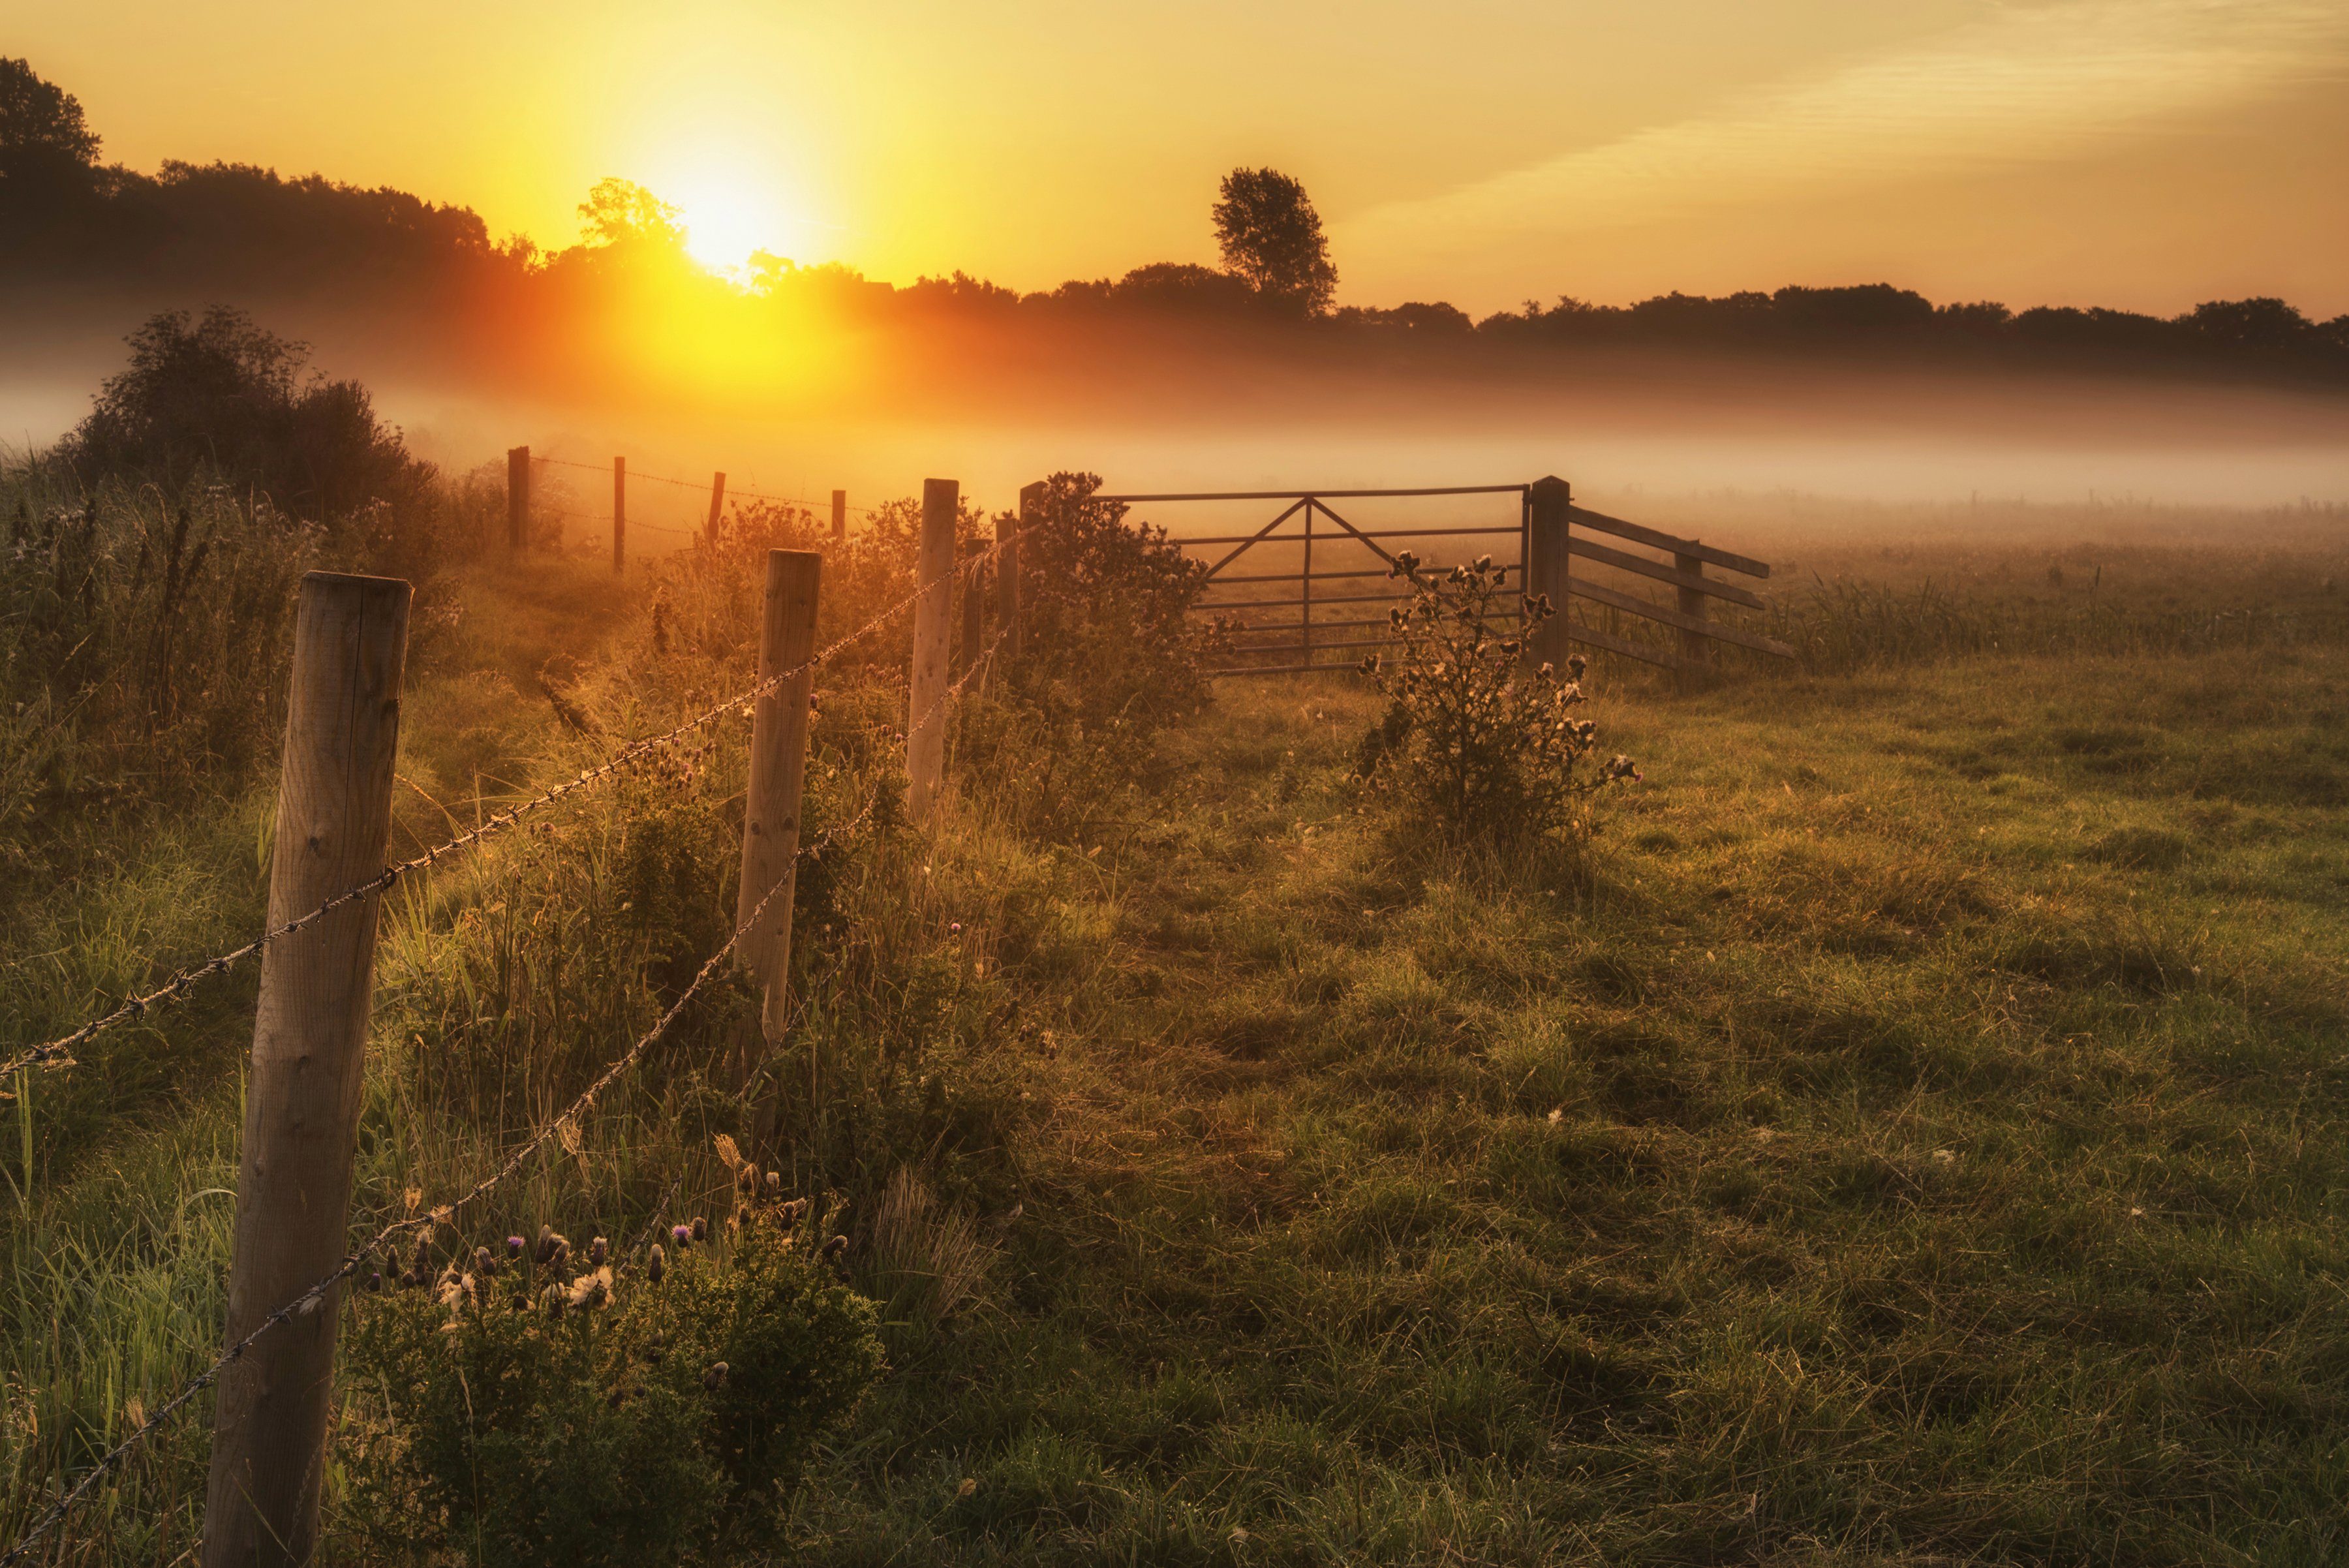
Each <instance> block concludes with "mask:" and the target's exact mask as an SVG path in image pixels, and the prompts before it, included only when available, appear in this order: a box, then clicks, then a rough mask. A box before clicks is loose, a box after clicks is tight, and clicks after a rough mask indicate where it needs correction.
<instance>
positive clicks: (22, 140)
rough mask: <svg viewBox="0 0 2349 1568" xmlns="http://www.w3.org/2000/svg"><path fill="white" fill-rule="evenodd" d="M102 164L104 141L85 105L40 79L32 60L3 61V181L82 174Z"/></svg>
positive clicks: (0, 100) (0, 160) (0, 84)
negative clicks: (100, 147)
mask: <svg viewBox="0 0 2349 1568" xmlns="http://www.w3.org/2000/svg"><path fill="white" fill-rule="evenodd" d="M97 162H98V136H97V133H96V132H94V131H92V130H90V128H89V122H88V120H87V119H83V117H82V112H81V102H80V100H79V99H76V98H75V97H74V96H73V94H71V93H69V92H67V91H66V90H65V89H64V88H60V87H58V86H57V85H56V84H55V83H52V82H47V81H43V80H42V79H41V78H39V77H38V76H36V75H35V74H34V71H33V67H32V63H31V62H30V61H28V60H13V59H0V181H7V182H12V183H13V182H16V181H17V180H20V179H24V178H27V177H32V178H40V177H52V178H54V177H55V176H57V175H59V174H65V173H77V172H78V173H79V174H81V175H82V176H83V177H84V178H87V177H88V174H89V173H90V171H92V170H93V168H94V166H95V165H96V164H97Z"/></svg>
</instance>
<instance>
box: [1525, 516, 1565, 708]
mask: <svg viewBox="0 0 2349 1568" xmlns="http://www.w3.org/2000/svg"><path fill="white" fill-rule="evenodd" d="M1573 504H1574V492H1573V490H1572V489H1571V488H1570V487H1569V486H1568V484H1567V483H1566V481H1565V480H1563V479H1560V478H1558V477H1557V475H1556V474H1552V475H1550V476H1549V477H1548V478H1547V479H1537V480H1536V481H1534V483H1533V486H1532V488H1531V489H1530V490H1528V491H1527V492H1526V506H1527V513H1526V574H1525V584H1524V587H1525V592H1526V598H1527V599H1528V600H1532V599H1536V598H1539V597H1542V596H1543V595H1545V594H1547V596H1549V607H1550V609H1551V610H1552V612H1554V613H1552V614H1551V616H1550V618H1548V619H1547V620H1545V621H1544V622H1542V624H1541V625H1540V626H1539V627H1538V628H1536V630H1535V632H1534V634H1533V636H1532V637H1531V638H1530V639H1527V647H1526V657H1527V659H1529V660H1530V661H1531V662H1533V663H1536V664H1554V665H1557V667H1558V668H1559V669H1560V670H1564V669H1565V668H1566V655H1567V636H1566V594H1567V583H1568V569H1567V553H1566V540H1567V509H1568V507H1570V506H1572V505H1573Z"/></svg>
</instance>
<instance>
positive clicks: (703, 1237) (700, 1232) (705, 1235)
mask: <svg viewBox="0 0 2349 1568" xmlns="http://www.w3.org/2000/svg"><path fill="white" fill-rule="evenodd" d="M693 1239H694V1240H695V1241H709V1220H708V1219H707V1218H706V1217H704V1216H702V1215H699V1214H697V1215H695V1216H694V1217H693Z"/></svg>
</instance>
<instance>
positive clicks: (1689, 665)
mask: <svg viewBox="0 0 2349 1568" xmlns="http://www.w3.org/2000/svg"><path fill="white" fill-rule="evenodd" d="M1672 565H1673V566H1677V567H1678V568H1680V569H1681V570H1682V571H1683V572H1686V573H1687V574H1688V575H1689V576H1692V577H1701V576H1704V560H1703V558H1702V556H1689V555H1683V554H1682V553H1681V552H1679V551H1677V550H1676V551H1674V552H1673V553H1672ZM1673 592H1674V594H1675V595H1676V596H1677V597H1678V600H1679V604H1680V609H1681V613H1682V615H1688V616H1694V617H1695V618H1697V619H1699V620H1702V619H1704V618H1705V613H1704V600H1705V595H1704V590H1703V589H1702V588H1689V587H1681V588H1675V589H1674V590H1673ZM1681 658H1682V660H1684V661H1685V662H1684V663H1683V664H1682V668H1681V669H1680V670H1679V671H1678V674H1679V678H1680V684H1681V686H1682V687H1683V688H1686V687H1689V686H1692V685H1695V684H1698V683H1699V682H1701V681H1702V679H1703V673H1704V672H1703V668H1702V667H1703V666H1704V665H1705V664H1706V663H1707V662H1709V660H1710V658H1711V655H1710V654H1709V652H1708V651H1707V646H1706V639H1705V636H1704V634H1703V633H1702V632H1698V631H1691V630H1689V629H1688V628H1686V627H1682V628H1681Z"/></svg>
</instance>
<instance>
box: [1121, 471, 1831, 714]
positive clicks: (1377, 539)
mask: <svg viewBox="0 0 2349 1568" xmlns="http://www.w3.org/2000/svg"><path fill="white" fill-rule="evenodd" d="M1511 494H1514V495H1516V496H1517V497H1518V498H1519V505H1518V515H1517V519H1516V522H1515V523H1514V524H1489V525H1464V524H1457V523H1454V522H1450V521H1442V520H1433V521H1431V522H1429V523H1428V524H1425V525H1422V526H1412V525H1407V524H1401V523H1396V522H1392V521H1382V522H1381V523H1380V524H1378V525H1377V526H1371V527H1361V526H1357V525H1356V524H1354V523H1352V522H1350V520H1349V519H1348V518H1346V517H1345V516H1344V515H1343V514H1340V513H1339V512H1338V511H1337V510H1336V509H1335V508H1333V507H1332V506H1330V502H1331V501H1333V500H1397V501H1416V500H1427V499H1434V498H1444V497H1455V496H1479V495H1493V496H1499V495H1511ZM1096 499H1098V500H1100V501H1102V502H1107V503H1120V504H1125V505H1128V506H1133V505H1142V504H1152V505H1162V504H1163V505H1174V504H1189V503H1215V502H1242V501H1278V502H1285V503H1287V505H1286V506H1284V507H1283V508H1282V509H1281V510H1280V511H1279V512H1278V513H1276V514H1274V515H1273V516H1272V517H1271V518H1270V519H1269V520H1268V521H1267V522H1266V523H1265V524H1262V525H1261V526H1260V527H1258V528H1257V529H1256V530H1255V531H1253V532H1251V533H1245V534H1187V535H1173V534H1170V537H1171V538H1172V539H1173V540H1174V543H1175V544H1177V545H1181V546H1183V547H1184V548H1185V549H1186V550H1190V549H1199V550H1205V549H1215V550H1217V551H1219V552H1220V554H1218V555H1217V556H1215V557H1214V558H1213V559H1212V560H1211V561H1210V562H1209V563H1208V565H1207V569H1206V576H1205V577H1204V579H1203V585H1204V586H1203V592H1202V594H1201V596H1200V597H1199V599H1198V601H1197V603H1196V605H1195V610H1196V612H1197V613H1198V614H1199V615H1201V616H1203V617H1208V618H1214V619H1216V620H1217V621H1219V622H1220V623H1221V624H1222V626H1223V628H1224V630H1225V631H1226V633H1227V634H1228V636H1227V640H1226V653H1227V655H1228V657H1227V658H1226V660H1225V661H1224V662H1223V663H1222V664H1220V665H1219V666H1218V667H1217V669H1216V670H1215V673H1216V674H1217V675H1224V676H1246V675H1295V674H1302V673H1308V672H1317V673H1318V672H1329V671H1350V670H1354V669H1356V668H1357V667H1358V662H1357V661H1356V660H1354V659H1337V660H1323V659H1317V657H1316V655H1317V654H1321V653H1350V652H1352V651H1354V650H1356V649H1362V648H1375V647H1382V646H1387V645H1388V644H1390V643H1391V642H1392V638H1373V639H1360V638H1344V637H1340V638H1335V639H1332V638H1327V637H1323V636H1320V635H1319V634H1320V633H1322V632H1345V631H1359V630H1361V629H1362V628H1366V627H1371V626H1377V625H1380V624H1381V623H1380V622H1378V621H1375V620H1365V619H1362V618H1360V617H1356V616H1344V615H1341V616H1339V617H1334V618H1331V617H1323V616H1321V615H1319V611H1320V610H1322V609H1324V608H1327V607H1335V606H1351V605H1361V604H1375V603H1380V602H1382V601H1387V600H1398V601H1399V600H1402V599H1405V598H1408V597H1409V594H1408V593H1396V594H1377V593H1345V592H1340V593H1323V592H1319V591H1317V587H1318V586H1319V585H1323V584H1352V583H1357V582H1361V581H1362V580H1363V579H1366V578H1372V577H1387V578H1408V579H1409V580H1410V581H1411V582H1413V583H1414V584H1416V583H1424V582H1427V581H1430V580H1432V578H1433V576H1437V575H1440V574H1441V573H1443V572H1444V570H1445V569H1446V566H1447V565H1448V563H1446V562H1443V561H1438V560H1434V559H1430V560H1429V561H1428V562H1426V563H1424V564H1422V565H1420V566H1417V567H1415V568H1414V569H1412V570H1408V571H1405V570H1402V569H1401V568H1399V566H1397V561H1396V556H1395V555H1394V554H1393V552H1392V551H1390V550H1389V549H1387V548H1386V547H1385V545H1383V544H1382V543H1381V541H1389V540H1392V541H1398V542H1400V541H1430V542H1433V541H1442V542H1443V545H1439V546H1438V547H1437V549H1438V551H1440V550H1441V549H1442V548H1444V546H1456V545H1457V544H1458V543H1459V542H1461V541H1466V540H1473V539H1477V538H1484V539H1487V540H1491V541H1494V542H1495V545H1505V544H1506V541H1509V540H1512V539H1514V540H1515V541H1516V549H1515V551H1514V554H1513V556H1512V558H1509V559H1505V560H1503V561H1501V562H1500V563H1499V566H1500V567H1501V570H1502V573H1503V576H1504V580H1506V579H1507V577H1508V576H1509V575H1510V574H1512V573H1514V574H1515V576H1516V584H1517V587H1516V590H1515V593H1514V595H1513V596H1511V597H1513V598H1514V599H1515V600H1516V603H1517V604H1518V605H1520V606H1522V604H1523V603H1524V601H1525V598H1526V596H1527V595H1540V596H1545V597H1547V599H1548V601H1549V605H1550V607H1551V609H1552V610H1553V611H1555V612H1556V613H1555V614H1554V615H1553V616H1552V618H1550V619H1549V621H1548V622H1547V623H1546V625H1545V628H1544V629H1543V630H1542V631H1541V632H1540V633H1537V636H1536V637H1535V639H1533V643H1532V646H1533V649H1534V657H1537V658H1543V659H1552V660H1554V661H1562V660H1563V659H1564V656H1565V651H1566V644H1568V643H1580V644H1583V645H1584V646H1586V647H1589V648H1596V649H1600V650H1602V651H1604V652H1607V653H1611V654H1615V655H1619V656H1620V657H1623V658H1627V659H1637V660H1640V662H1642V663H1646V664H1651V665H1656V666H1658V667H1660V668H1662V669H1666V670H1674V671H1676V672H1680V673H1682V674H1689V673H1694V672H1698V671H1702V670H1707V669H1709V668H1710V667H1711V664H1712V662H1713V656H1712V651H1711V650H1712V649H1713V646H1714V645H1723V646H1728V647H1734V648H1742V649H1750V650H1752V651H1754V652H1758V653H1763V654H1767V655H1770V656H1773V657H1775V658H1781V659H1789V658H1792V657H1793V656H1794V649H1791V648H1789V647H1787V646H1786V645H1785V643H1783V642H1779V641H1777V640H1776V639H1773V638H1769V637H1764V636H1763V635H1762V634H1760V633H1758V632H1755V631H1752V630H1749V629H1747V628H1744V627H1740V626H1737V625H1735V624H1733V623H1731V622H1726V621H1723V620H1722V619H1720V618H1718V617H1717V616H1715V615H1713V614H1712V613H1710V611H1709V608H1708V601H1714V602H1718V603H1720V604H1727V605H1735V606H1737V607H1741V608H1744V609H1753V610H1759V609H1762V608H1764V601H1763V599H1762V597H1761V596H1760V595H1758V594H1756V593H1754V591H1753V590H1752V589H1750V588H1746V587H1742V586H1740V585H1738V584H1735V583H1732V582H1728V581H1724V580H1723V579H1722V578H1720V577H1718V576H1707V575H1706V568H1707V567H1708V566H1711V567H1715V568H1718V569H1720V570H1723V571H1728V572H1735V573H1740V574H1743V575H1744V576H1752V577H1755V578H1766V577H1767V576H1769V575H1770V567H1769V566H1768V564H1767V563H1765V562H1763V561H1758V560H1755V559H1754V557H1752V556H1743V555H1739V554H1738V553H1736V552H1735V551H1733V550H1725V549H1723V548H1721V547H1720V546H1719V545H1707V544H1705V543H1703V542H1702V541H1700V540H1696V539H1686V538H1682V537H1681V536H1680V535H1674V534H1668V533H1665V532H1663V531H1662V530H1661V529H1658V528H1651V527H1649V526H1647V525H1645V524H1639V523H1632V522H1629V521H1626V520H1625V519H1623V518H1619V517H1610V516H1609V515H1607V514H1605V513H1601V512H1593V511H1591V510H1589V509H1588V508H1587V507H1582V506H1577V505H1575V504H1574V503H1573V495H1572V491H1571V490H1570V488H1569V487H1568V485H1567V483H1566V482H1565V481H1564V480H1561V479H1556V478H1549V479H1543V480H1538V481H1536V482H1534V483H1521V484H1454V485H1430V486H1421V487H1417V488H1408V489H1386V490H1364V489H1349V490H1221V491H1135V492H1127V493H1109V494H1104V495H1101V496H1098V497H1097V498H1096ZM1325 521H1326V523H1327V524H1330V526H1328V527H1317V526H1316V524H1319V523H1323V522H1325ZM1578 530H1579V531H1580V532H1578ZM1588 534H1599V535H1607V536H1608V537H1609V538H1610V539H1613V540H1617V541H1619V542H1620V543H1619V544H1601V543H1599V542H1598V541H1597V540H1595V539H1592V538H1588V537H1586V536H1585V535H1588ZM1622 545H1639V546H1644V547H1645V548H1647V549H1650V550H1655V551H1661V552H1662V553H1663V554H1664V555H1665V556H1669V559H1661V560H1660V559H1656V558H1653V557H1651V556H1643V555H1640V554H1638V553H1637V552H1636V551H1634V550H1631V549H1626V548H1623V547H1622ZM1267 549H1270V550H1273V551H1276V552H1278V551H1284V550H1293V551H1295V552H1296V553H1297V569H1295V570H1293V571H1255V572H1235V571H1231V570H1229V569H1228V568H1229V567H1231V566H1234V565H1235V564H1236V563H1241V562H1242V560H1243V557H1245V556H1248V555H1249V554H1250V553H1251V552H1254V551H1260V550H1267ZM1317 552H1318V553H1319V554H1318V558H1317ZM1340 552H1342V553H1340ZM1364 553H1367V554H1368V555H1370V556H1371V557H1372V558H1373V559H1375V560H1376V561H1377V562H1378V563H1379V565H1377V566H1363V565H1361V564H1360V563H1361V556H1362V555H1363V554H1364ZM1433 553H1434V552H1432V553H1431V554H1433ZM1495 553H1501V554H1508V552H1506V550H1503V551H1496V552H1495ZM1577 560H1578V561H1582V562H1585V563H1587V564H1588V566H1590V567H1593V568H1599V569H1603V570H1605V571H1607V572H1610V573H1614V574H1618V575H1619V578H1628V579H1632V580H1634V582H1636V583H1654V584H1658V585H1661V586H1662V587H1669V588H1671V590H1672V591H1673V595H1674V600H1673V602H1672V603H1671V604H1663V603H1660V602H1658V601H1657V600H1655V599H1653V598H1650V597H1645V596H1644V595H1642V594H1640V593H1638V592H1633V591H1630V588H1631V587H1632V584H1631V583H1609V582H1608V581H1605V580H1601V579H1599V578H1598V577H1596V576H1592V575H1591V573H1590V572H1589V571H1588V570H1586V571H1583V572H1576V571H1574V570H1572V569H1571V567H1570V563H1571V562H1573V561H1577ZM1290 584H1293V585H1295V586H1296V591H1295V592H1294V593H1293V594H1284V595H1282V596H1280V597H1270V596H1269V595H1264V594H1247V593H1242V594H1241V595H1239V596H1238V597H1234V596H1233V595H1232V594H1231V593H1230V592H1229V591H1228V590H1231V589H1234V588H1241V589H1247V588H1261V587H1267V586H1268V585H1290ZM1574 601H1580V602H1581V603H1582V604H1583V605H1585V606H1592V605H1595V606H1599V607H1602V608H1604V609H1606V610H1609V611H1612V612H1614V614H1615V615H1616V616H1618V617H1622V616H1630V617H1634V618H1639V619H1643V620H1647V621H1651V622H1652V623H1654V624H1655V625H1657V626H1659V627H1661V628H1666V629H1667V630H1670V631H1672V632H1676V633H1677V634H1678V644H1677V646H1676V647H1673V648H1664V647H1659V646H1657V645H1656V644H1654V643H1651V642H1648V641H1643V640H1641V639H1637V638H1632V637H1628V636H1625V635H1623V632H1622V631H1621V630H1620V629H1619V628H1615V627H1600V626H1594V625H1592V624H1590V622H1589V620H1588V618H1586V617H1584V616H1581V615H1578V614H1576V613H1574V611H1573V603H1574ZM1516 613H1518V614H1522V613H1523V612H1522V610H1521V609H1520V610H1518V611H1517V612H1516ZM1275 614H1279V615H1283V616H1285V617H1287V618H1283V619H1278V620H1273V619H1268V617H1269V616H1272V615H1275ZM1276 633H1278V634H1285V635H1284V638H1283V640H1281V641H1278V642H1271V643H1268V642H1264V641H1261V640H1258V639H1261V638H1263V637H1266V636H1268V635H1272V634H1276ZM1242 639H1247V640H1242Z"/></svg>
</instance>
